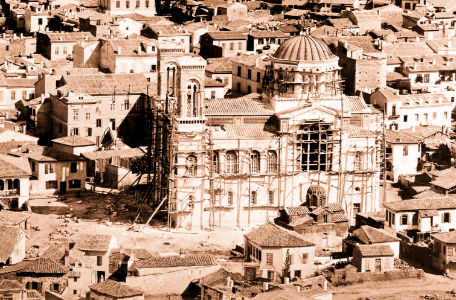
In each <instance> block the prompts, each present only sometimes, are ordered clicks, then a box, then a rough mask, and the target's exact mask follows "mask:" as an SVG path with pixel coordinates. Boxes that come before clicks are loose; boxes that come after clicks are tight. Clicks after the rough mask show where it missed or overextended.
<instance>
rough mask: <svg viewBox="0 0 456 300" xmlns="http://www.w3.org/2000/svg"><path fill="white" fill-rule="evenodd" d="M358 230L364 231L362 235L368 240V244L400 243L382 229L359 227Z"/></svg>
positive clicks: (366, 226)
mask: <svg viewBox="0 0 456 300" xmlns="http://www.w3.org/2000/svg"><path fill="white" fill-rule="evenodd" d="M360 228H361V230H362V231H364V234H365V235H366V236H367V238H368V239H369V243H370V244H376V243H389V242H397V241H400V239H399V238H397V237H395V236H392V235H391V234H389V233H388V232H386V231H385V230H383V229H377V228H374V227H371V226H368V225H364V226H361V227H360Z"/></svg>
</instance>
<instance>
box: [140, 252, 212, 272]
mask: <svg viewBox="0 0 456 300" xmlns="http://www.w3.org/2000/svg"><path fill="white" fill-rule="evenodd" d="M216 264H217V263H216V261H215V259H214V257H213V256H211V255H194V256H186V257H180V256H164V257H152V258H149V259H144V260H139V261H137V262H135V265H136V268H138V269H142V268H177V267H203V266H215V265H216Z"/></svg>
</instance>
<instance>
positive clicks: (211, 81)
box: [204, 76, 225, 87]
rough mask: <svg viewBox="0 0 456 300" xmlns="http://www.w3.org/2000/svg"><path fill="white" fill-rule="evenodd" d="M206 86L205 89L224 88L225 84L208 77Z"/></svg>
mask: <svg viewBox="0 0 456 300" xmlns="http://www.w3.org/2000/svg"><path fill="white" fill-rule="evenodd" d="M204 86H205V87H224V86H225V84H223V83H222V82H220V81H217V80H215V79H212V78H210V77H207V76H206V77H204Z"/></svg>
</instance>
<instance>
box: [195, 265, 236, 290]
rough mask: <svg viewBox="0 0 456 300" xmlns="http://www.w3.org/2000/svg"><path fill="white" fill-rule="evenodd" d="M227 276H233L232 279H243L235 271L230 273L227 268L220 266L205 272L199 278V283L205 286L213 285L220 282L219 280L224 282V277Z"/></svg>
mask: <svg viewBox="0 0 456 300" xmlns="http://www.w3.org/2000/svg"><path fill="white" fill-rule="evenodd" d="M228 276H229V277H231V278H233V280H236V279H238V280H239V279H240V280H241V281H243V276H242V275H240V274H237V273H231V272H228V271H227V270H225V269H223V268H220V269H218V270H217V271H215V272H212V273H210V274H207V275H206V276H203V277H201V278H200V279H199V283H200V284H204V285H206V286H214V285H217V284H220V283H221V282H223V283H225V284H226V279H227V278H228Z"/></svg>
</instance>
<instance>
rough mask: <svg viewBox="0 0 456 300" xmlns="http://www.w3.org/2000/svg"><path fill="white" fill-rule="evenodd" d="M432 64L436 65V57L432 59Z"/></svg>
mask: <svg viewBox="0 0 456 300" xmlns="http://www.w3.org/2000/svg"><path fill="white" fill-rule="evenodd" d="M432 64H433V65H434V66H435V58H434V59H433V60H432Z"/></svg>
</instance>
